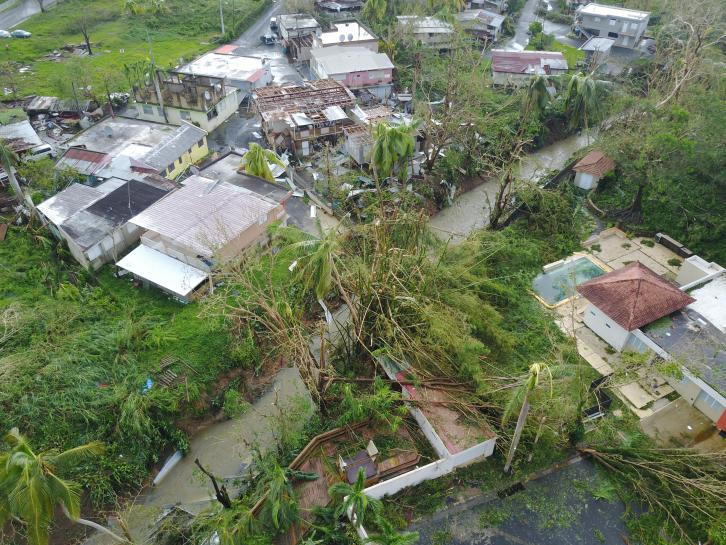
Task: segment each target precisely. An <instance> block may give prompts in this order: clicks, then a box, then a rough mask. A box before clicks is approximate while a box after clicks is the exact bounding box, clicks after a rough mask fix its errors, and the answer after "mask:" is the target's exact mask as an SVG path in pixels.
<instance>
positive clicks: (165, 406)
mask: <svg viewBox="0 0 726 545" xmlns="http://www.w3.org/2000/svg"><path fill="white" fill-rule="evenodd" d="M0 309H9V310H5V315H4V316H3V318H4V319H5V321H4V323H3V321H0V339H2V337H3V332H4V331H8V332H10V333H11V334H10V335H9V338H7V339H6V340H5V341H4V342H3V343H2V344H0V433H2V432H5V431H6V430H8V429H9V428H11V427H13V426H17V427H19V428H20V430H21V431H22V432H23V433H25V434H27V436H28V437H29V439H30V441H31V443H32V444H33V445H34V446H35V447H36V448H38V449H46V448H52V447H56V448H70V447H74V446H77V445H79V444H82V443H85V442H88V441H92V440H100V441H102V442H104V443H105V445H106V446H107V451H106V453H105V454H104V455H103V456H102V457H101V458H99V459H96V460H93V461H90V462H88V463H86V464H83V465H82V466H81V467H79V468H78V469H77V471H76V472H75V474H74V475H72V477H74V478H75V479H77V480H78V481H80V482H81V483H82V484H84V485H92V486H90V489H91V496H92V498H93V499H94V500H95V501H96V503H97V504H101V503H104V502H107V501H109V500H113V498H114V494H115V493H118V492H125V491H128V490H133V489H135V488H137V487H138V486H139V485H140V484H141V483H142V482H143V480H144V479H145V477H146V475H147V471H148V467H149V465H150V464H152V463H154V462H156V461H157V459H158V457H159V456H160V455H162V454H163V453H164V450H165V449H171V448H183V447H184V446H185V444H186V438H185V436H184V434H183V433H181V432H180V431H179V430H177V428H176V427H175V422H176V421H178V420H179V419H180V418H182V417H190V416H191V417H193V416H195V415H201V414H204V413H206V412H208V409H209V398H210V396H211V395H215V394H216V391H215V385H216V382H217V379H218V377H219V376H220V375H221V374H222V373H224V372H225V371H227V370H228V369H231V368H233V367H235V366H236V361H235V359H233V358H232V357H231V356H230V355H229V354H228V350H227V345H228V335H227V333H226V329H225V328H224V326H223V324H222V322H221V320H215V319H209V318H200V317H199V312H200V307H199V306H198V305H195V304H190V305H181V304H179V303H177V302H175V301H172V300H170V299H169V298H167V297H165V296H164V295H163V294H161V293H160V292H158V291H156V290H144V289H138V288H135V287H134V286H133V285H132V284H131V282H130V280H129V279H128V278H122V279H119V278H115V277H114V276H113V275H112V274H111V272H110V270H108V269H104V270H102V271H101V272H100V273H99V274H97V275H93V276H91V275H89V274H87V273H85V271H83V270H81V269H80V268H78V267H77V266H76V265H74V264H73V262H72V260H70V259H69V260H68V261H66V260H59V259H58V258H57V257H56V255H55V253H54V251H53V250H52V248H51V246H50V244H49V242H48V239H47V238H44V237H42V236H41V235H34V234H32V233H30V232H28V231H26V230H24V229H18V228H11V229H10V230H9V232H8V236H7V238H6V240H5V241H3V243H2V244H0ZM4 324H10V326H11V327H10V328H9V329H7V330H5V328H4V327H3V325H4ZM167 354H169V355H173V356H176V357H177V358H183V360H184V361H186V362H188V364H189V365H190V366H191V367H192V368H193V369H194V370H191V369H189V368H188V367H186V366H185V365H183V364H180V363H177V364H175V365H174V366H173V367H172V369H173V370H174V371H175V372H176V373H177V374H178V375H179V376H180V377H182V380H180V382H179V383H178V384H177V385H176V386H175V387H171V388H159V387H158V386H157V385H155V386H154V387H153V388H152V389H151V390H150V391H149V392H148V393H142V388H143V386H144V384H145V382H146V380H147V378H149V377H152V378H153V377H154V373H155V371H157V370H158V367H159V360H160V359H161V358H162V357H163V356H165V355H167ZM184 378H186V380H184Z"/></svg>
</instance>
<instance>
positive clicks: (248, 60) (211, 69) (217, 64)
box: [178, 46, 272, 97]
mask: <svg viewBox="0 0 726 545" xmlns="http://www.w3.org/2000/svg"><path fill="white" fill-rule="evenodd" d="M225 47H227V46H223V47H221V48H219V49H217V50H216V51H213V52H211V53H206V54H204V55H202V56H201V57H199V58H198V59H195V60H193V61H192V62H190V63H187V64H185V65H184V66H182V67H181V68H179V69H178V71H179V72H181V73H183V74H190V75H197V76H207V77H209V78H218V79H224V80H225V82H226V83H227V84H228V85H229V87H230V88H236V89H239V90H240V91H242V95H243V97H245V96H247V95H249V93H250V92H251V91H252V89H256V88H257V87H264V86H265V85H269V84H270V83H271V82H272V73H271V71H270V65H269V63H268V62H266V61H265V60H264V59H259V58H257V57H249V56H246V55H235V54H233V53H221V52H220V51H226V49H224V48H225Z"/></svg>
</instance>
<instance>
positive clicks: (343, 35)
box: [338, 34, 345, 42]
mask: <svg viewBox="0 0 726 545" xmlns="http://www.w3.org/2000/svg"><path fill="white" fill-rule="evenodd" d="M338 40H339V41H341V42H344V41H345V34H341V35H340V36H338Z"/></svg>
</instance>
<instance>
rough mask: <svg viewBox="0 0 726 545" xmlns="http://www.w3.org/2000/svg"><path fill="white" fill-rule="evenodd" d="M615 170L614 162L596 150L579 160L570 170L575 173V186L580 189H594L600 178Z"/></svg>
mask: <svg viewBox="0 0 726 545" xmlns="http://www.w3.org/2000/svg"><path fill="white" fill-rule="evenodd" d="M614 168H615V161H613V160H612V159H610V157H608V156H606V155H605V154H603V152H601V151H598V150H592V151H591V152H590V153H588V154H587V155H585V157H583V158H582V159H580V160H579V161H578V162H577V163H576V164H575V166H574V167H572V170H574V171H575V185H576V186H577V187H579V188H580V189H586V190H588V191H589V190H590V189H595V188H597V183H598V182H599V181H600V178H602V177H603V176H605V174H607V173H608V172H610V171H612V170H613V169H614Z"/></svg>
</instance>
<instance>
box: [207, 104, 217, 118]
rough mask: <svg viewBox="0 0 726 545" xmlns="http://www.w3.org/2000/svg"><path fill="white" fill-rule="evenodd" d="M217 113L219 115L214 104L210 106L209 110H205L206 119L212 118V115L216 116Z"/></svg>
mask: <svg viewBox="0 0 726 545" xmlns="http://www.w3.org/2000/svg"><path fill="white" fill-rule="evenodd" d="M217 115H219V112H217V107H216V106H215V107H214V108H212V109H211V110H209V111H208V112H207V121H209V120H210V119H212V118H214V117H217Z"/></svg>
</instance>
